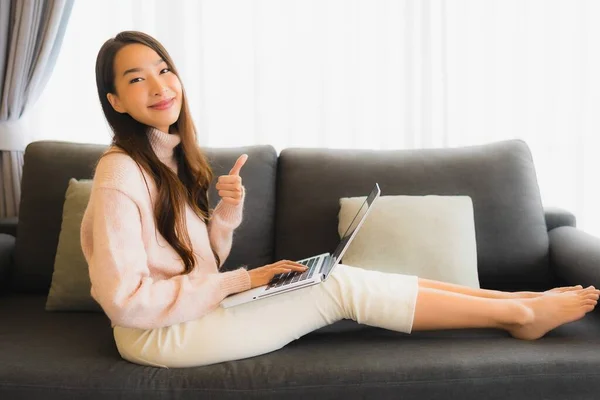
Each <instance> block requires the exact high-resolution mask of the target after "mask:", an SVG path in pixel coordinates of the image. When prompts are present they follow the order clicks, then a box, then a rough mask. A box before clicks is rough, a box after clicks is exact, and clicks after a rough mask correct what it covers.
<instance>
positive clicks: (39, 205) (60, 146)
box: [11, 141, 277, 293]
mask: <svg viewBox="0 0 600 400" xmlns="http://www.w3.org/2000/svg"><path fill="white" fill-rule="evenodd" d="M106 149H107V146H106V145H94V144H80V143H68V142H57V141H38V142H34V143H31V144H30V145H28V146H27V148H26V150H25V155H24V165H23V176H22V187H21V203H20V209H19V223H18V226H17V241H16V245H15V254H14V261H15V266H14V269H13V271H12V279H11V286H12V290H14V291H17V292H28V293H47V292H48V290H49V288H50V283H51V280H52V272H53V268H54V258H55V256H56V247H57V244H58V237H59V233H60V228H61V222H62V210H63V203H64V199H65V193H66V190H67V187H68V183H69V179H70V178H75V179H91V178H92V177H93V172H94V168H95V166H96V163H97V161H98V159H99V158H100V155H101V154H102V153H103V152H104V151H105V150H106ZM203 150H204V152H205V154H206V156H207V157H208V159H209V161H210V164H211V167H212V168H213V173H214V182H213V185H211V189H210V192H209V199H210V206H211V207H215V206H216V203H217V202H218V200H219V197H218V194H217V191H216V189H215V187H214V184H215V183H216V180H217V179H218V177H219V176H220V175H226V174H229V171H230V170H231V168H232V167H233V165H234V164H235V161H236V160H237V158H238V157H239V156H240V155H241V154H244V153H246V154H248V156H249V157H248V161H247V162H246V164H245V165H244V167H243V168H242V170H241V173H240V176H241V177H242V180H243V184H244V187H245V188H246V195H247V199H246V203H245V206H244V220H243V221H242V224H241V225H240V227H239V228H238V229H237V230H236V231H235V233H234V239H233V241H234V244H233V248H232V250H231V253H230V255H229V257H228V258H227V260H226V262H225V264H224V267H223V268H224V269H226V270H227V269H231V268H236V267H238V266H239V265H241V264H249V265H251V266H258V265H264V264H267V263H269V262H271V260H272V259H273V242H274V240H273V234H274V224H275V174H276V169H277V153H276V152H275V149H274V148H273V147H272V146H268V145H259V146H249V147H236V148H205V149H203Z"/></svg>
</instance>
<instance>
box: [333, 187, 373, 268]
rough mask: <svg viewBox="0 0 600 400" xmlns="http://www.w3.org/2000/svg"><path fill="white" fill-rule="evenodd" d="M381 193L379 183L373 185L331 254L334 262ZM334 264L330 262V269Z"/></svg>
mask: <svg viewBox="0 0 600 400" xmlns="http://www.w3.org/2000/svg"><path fill="white" fill-rule="evenodd" d="M380 193H381V191H380V189H379V185H378V184H377V183H376V184H375V187H373V190H372V191H371V193H370V194H369V195H368V196H367V197H366V198H365V201H364V202H363V203H362V205H361V206H360V208H359V209H358V212H357V213H356V215H355V216H354V218H353V219H352V222H350V225H349V226H348V228H347V229H346V232H345V233H344V236H342V238H341V240H340V244H338V246H337V248H336V249H335V251H334V252H333V253H332V254H331V261H332V262H337V261H338V260H339V259H340V258H341V257H342V256H343V254H344V252H345V251H346V248H347V247H348V245H349V242H350V239H352V236H353V233H354V231H356V228H358V226H359V225H360V223H361V221H362V220H363V219H364V218H365V216H366V213H367V211H368V210H369V208H370V207H371V206H372V205H373V202H374V201H375V199H376V198H377V197H378V196H379V194H380ZM332 266H333V265H331V264H330V265H329V266H328V269H330V268H331V267H332ZM325 273H326V274H328V273H329V271H325Z"/></svg>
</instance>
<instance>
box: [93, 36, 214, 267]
mask: <svg viewBox="0 0 600 400" xmlns="http://www.w3.org/2000/svg"><path fill="white" fill-rule="evenodd" d="M133 43H138V44H142V45H145V46H148V47H150V48H151V49H153V50H154V51H156V53H157V54H158V55H159V56H160V57H161V58H162V59H163V60H165V62H166V63H167V66H168V67H169V69H170V70H171V71H172V72H173V73H174V74H175V75H177V77H179V73H178V72H177V69H176V68H175V65H174V63H173V60H172V59H171V56H170V55H169V53H168V52H167V50H166V49H165V48H164V47H163V46H162V45H161V44H160V43H159V42H158V41H157V40H156V39H154V38H153V37H151V36H150V35H147V34H145V33H143V32H137V31H124V32H121V33H119V34H118V35H116V36H115V37H114V38H111V39H108V40H107V41H106V42H105V43H104V44H103V45H102V47H101V48H100V51H99V52H98V57H97V58H96V86H97V88H98V97H99V98H100V103H101V104H102V110H103V111H104V115H105V117H106V119H107V121H108V123H109V125H110V127H111V129H112V131H113V138H112V145H113V146H115V147H117V148H120V149H122V150H123V151H125V153H127V154H128V155H129V156H130V157H131V158H133V160H134V161H135V162H136V163H137V164H138V166H140V167H141V168H143V170H145V171H146V172H147V173H148V175H149V176H150V177H151V178H152V179H153V180H154V182H155V183H156V188H157V190H158V196H157V201H156V204H155V206H154V218H155V221H156V226H157V227H158V231H159V232H160V233H161V235H163V237H164V238H165V239H166V240H167V242H168V243H169V244H170V245H171V246H172V247H173V249H174V250H175V251H176V252H177V253H178V254H179V256H180V257H181V259H182V261H183V263H184V267H185V273H189V272H191V271H192V270H193V269H194V267H195V264H196V262H195V258H194V252H193V250H192V246H191V242H190V237H189V235H188V231H187V225H186V219H185V206H186V203H187V204H189V205H190V206H191V207H192V209H193V211H194V212H195V213H196V215H198V217H200V218H201V219H202V220H203V221H204V222H205V223H208V220H209V218H210V215H211V212H212V210H211V209H209V202H208V188H209V186H210V183H211V181H212V179H213V172H212V169H211V167H210V165H209V163H208V161H207V159H206V157H205V156H204V154H203V153H202V151H201V150H200V148H199V147H198V145H197V142H196V128H195V127H194V123H193V121H192V118H191V115H190V110H189V107H188V104H187V98H186V95H185V90H184V89H183V87H182V100H181V112H180V114H179V118H178V119H177V121H176V122H175V123H174V124H173V125H172V128H174V129H175V130H176V131H177V133H178V134H179V135H180V137H181V143H180V144H178V145H177V147H175V149H174V156H175V159H176V162H177V176H176V175H175V174H174V173H173V171H172V170H171V169H169V167H167V166H166V165H165V164H163V163H162V162H161V161H160V160H159V159H158V157H157V156H156V154H155V153H154V150H153V149H152V146H151V145H150V141H149V138H148V131H149V129H151V127H149V126H147V125H145V124H142V123H141V122H138V121H137V120H135V119H134V118H132V117H131V116H130V115H129V114H127V113H122V114H121V113H118V112H116V111H115V110H114V109H113V107H112V106H111V104H110V103H109V101H108V98H107V94H108V93H113V94H116V88H115V72H114V60H115V56H116V54H117V52H118V51H119V50H120V49H121V48H123V47H124V46H127V45H129V44H133ZM182 86H183V84H182ZM104 155H106V154H104ZM146 187H148V185H147V183H146ZM211 249H212V252H213V254H214V256H215V259H216V262H217V267H220V265H221V260H220V258H219V256H218V254H217V252H216V251H215V250H214V248H213V247H212V244H211Z"/></svg>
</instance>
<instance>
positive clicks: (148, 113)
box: [107, 43, 182, 133]
mask: <svg viewBox="0 0 600 400" xmlns="http://www.w3.org/2000/svg"><path fill="white" fill-rule="evenodd" d="M113 68H114V72H115V89H116V93H109V94H108V95H107V97H108V101H109V102H110V104H111V105H112V107H113V108H114V109H115V111H117V112H119V113H127V114H129V115H131V116H132V117H133V118H134V119H136V120H137V121H139V122H141V123H143V124H146V125H149V126H153V127H155V128H157V129H159V130H161V131H163V132H167V133H168V132H169V126H171V124H173V123H175V122H176V121H177V119H178V118H179V112H180V111H181V101H182V98H181V97H182V92H181V82H180V81H179V78H178V77H177V75H175V74H174V73H173V72H171V70H170V69H169V68H168V66H167V63H166V62H165V61H164V60H162V59H161V58H160V56H159V55H158V54H157V53H156V52H155V51H154V50H153V49H151V48H150V47H148V46H144V45H143V44H138V43H134V44H128V45H126V46H124V47H123V48H121V49H120V50H119V51H118V52H117V54H116V56H115V61H114V66H113Z"/></svg>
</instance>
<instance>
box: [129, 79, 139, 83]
mask: <svg viewBox="0 0 600 400" xmlns="http://www.w3.org/2000/svg"><path fill="white" fill-rule="evenodd" d="M141 80H142V78H133V79H132V80H130V81H129V83H136V82H140V81H141Z"/></svg>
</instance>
